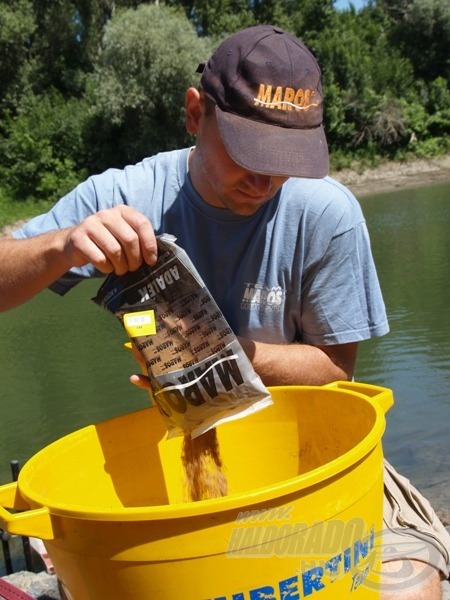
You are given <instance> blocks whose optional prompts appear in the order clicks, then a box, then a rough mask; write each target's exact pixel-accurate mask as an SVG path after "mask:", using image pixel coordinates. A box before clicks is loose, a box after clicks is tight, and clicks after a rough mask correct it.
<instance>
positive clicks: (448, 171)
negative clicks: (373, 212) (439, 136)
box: [331, 154, 450, 198]
mask: <svg viewBox="0 0 450 600" xmlns="http://www.w3.org/2000/svg"><path fill="white" fill-rule="evenodd" d="M331 175H332V177H334V178H335V179H337V180H338V181H339V182H340V183H343V184H344V185H346V186H347V187H348V188H349V189H350V190H351V191H352V192H353V193H354V194H355V196H356V197H358V198H360V197H362V196H372V195H375V194H383V193H385V192H392V191H396V190H402V189H408V188H414V187H421V186H427V185H433V184H434V183H440V182H446V181H450V154H449V155H447V156H443V157H439V158H433V159H415V160H409V161H405V162H385V163H383V164H381V165H380V166H379V167H377V168H374V169H365V170H364V171H361V172H359V171H357V170H352V169H343V170H342V171H337V172H334V173H331Z"/></svg>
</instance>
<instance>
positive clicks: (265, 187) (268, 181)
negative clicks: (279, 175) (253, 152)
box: [246, 173, 272, 194]
mask: <svg viewBox="0 0 450 600" xmlns="http://www.w3.org/2000/svg"><path fill="white" fill-rule="evenodd" d="M246 179H247V183H248V184H249V185H250V186H251V187H252V188H253V189H254V190H255V192H257V193H258V194H266V193H267V192H269V191H270V188H271V187H272V176H271V175H263V174H261V173H248V174H247V177H246Z"/></svg>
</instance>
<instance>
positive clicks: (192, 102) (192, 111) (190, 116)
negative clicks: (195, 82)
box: [185, 87, 205, 135]
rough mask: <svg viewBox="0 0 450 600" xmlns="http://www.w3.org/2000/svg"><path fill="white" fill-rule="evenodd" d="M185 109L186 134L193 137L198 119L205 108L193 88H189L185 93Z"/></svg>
mask: <svg viewBox="0 0 450 600" xmlns="http://www.w3.org/2000/svg"><path fill="white" fill-rule="evenodd" d="M185 108H186V129H187V132H188V133H190V134H192V135H194V134H196V133H197V130H198V126H199V123H200V118H201V116H202V114H203V111H204V108H205V103H204V100H203V97H202V95H201V93H200V92H199V90H197V89H196V88H194V87H191V88H189V89H188V90H187V91H186V96H185Z"/></svg>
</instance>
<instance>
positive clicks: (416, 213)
mask: <svg viewBox="0 0 450 600" xmlns="http://www.w3.org/2000/svg"><path fill="white" fill-rule="evenodd" d="M449 198H450V184H437V185H434V186H430V187H424V188H417V189H413V190H407V191H397V192H395V193H390V194H383V195H378V196H370V197H366V198H363V199H362V201H361V203H362V206H363V210H364V212H365V215H366V218H367V221H368V225H369V230H370V233H371V239H372V247H373V253H374V256H375V261H376V264H377V268H378V272H379V277H380V281H381V285H382V288H383V291H384V296H385V301H386V305H387V310H388V315H389V318H390V324H391V333H389V334H388V335H387V336H385V337H383V338H380V339H378V340H372V341H369V342H365V343H363V344H361V347H360V352H359V357H358V365H357V376H356V377H357V379H358V380H360V381H364V382H369V383H374V384H377V385H381V386H386V387H389V388H391V389H392V390H393V391H394V397H395V405H394V407H393V408H392V409H391V410H390V411H389V413H388V426H387V430H386V432H385V435H384V438H383V440H384V442H383V443H384V451H385V455H386V456H387V458H388V459H389V460H390V461H391V462H392V463H393V464H394V465H395V466H396V467H397V468H398V469H399V470H400V471H401V472H402V473H403V474H404V475H406V476H407V477H409V478H410V479H411V480H412V481H413V482H414V484H415V485H416V486H418V487H419V489H421V491H422V492H424V493H425V494H426V495H427V497H428V498H429V499H430V500H431V501H432V503H433V504H434V506H435V507H436V508H438V509H442V510H448V509H450V488H449V485H448V482H449V474H450V435H449V410H450V396H449V388H450V344H449V336H450V310H449V303H450V294H449V291H450V289H449V267H448V261H449V257H450V204H449ZM98 287H99V281H94V282H92V281H91V282H86V283H83V284H81V285H79V286H78V287H77V288H76V289H74V290H73V291H72V292H70V293H69V294H68V295H67V296H66V297H65V298H59V297H58V296H57V295H55V294H53V293H51V292H49V291H44V292H43V293H42V294H40V295H39V296H38V297H36V298H34V299H33V300H32V301H31V302H29V303H27V304H26V305H24V306H22V307H19V308H17V309H15V310H13V311H10V312H8V313H3V314H0V382H1V388H0V394H1V405H0V406H1V431H0V483H6V482H8V481H10V480H11V472H10V461H11V460H18V461H19V462H20V464H24V462H25V461H26V460H27V459H28V458H29V457H30V456H32V455H33V454H35V453H36V452H37V451H38V450H39V449H41V448H42V447H44V446H46V445H47V444H49V443H50V442H52V441H53V440H56V439H58V438H60V437H62V436H63V435H65V434H67V433H69V432H71V431H74V430H76V429H79V428H80V427H83V426H84V425H87V424H90V423H94V422H98V421H100V420H103V419H107V418H110V417H113V416H116V415H119V414H123V413H124V412H128V411H132V410H136V409H139V408H142V407H145V406H147V404H148V401H147V396H146V394H145V393H143V392H142V391H140V390H137V389H135V388H134V387H133V386H132V385H130V384H129V383H128V375H129V374H131V373H133V372H135V370H136V368H135V364H134V361H133V358H132V356H131V355H130V354H129V353H127V352H125V351H124V350H123V349H122V344H123V342H124V341H125V336H124V334H123V333H122V329H121V327H120V325H119V324H118V322H117V321H116V320H115V318H114V317H113V316H112V315H109V314H107V313H106V312H104V311H102V310H101V309H100V308H99V307H98V306H96V305H95V304H94V303H93V302H91V301H90V298H91V297H92V296H94V295H95V293H96V291H97V289H98Z"/></svg>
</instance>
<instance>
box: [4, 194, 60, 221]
mask: <svg viewBox="0 0 450 600" xmlns="http://www.w3.org/2000/svg"><path fill="white" fill-rule="evenodd" d="M51 205H52V202H50V201H43V200H40V201H33V200H26V201H24V202H18V201H17V200H12V199H11V198H9V197H8V195H7V194H6V193H5V191H4V190H3V189H2V188H0V229H2V228H3V227H5V226H6V225H11V224H12V223H16V222H17V221H21V220H22V219H29V218H31V217H34V216H35V215H38V214H40V213H42V212H45V211H47V210H48V209H49V208H50V206H51Z"/></svg>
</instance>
